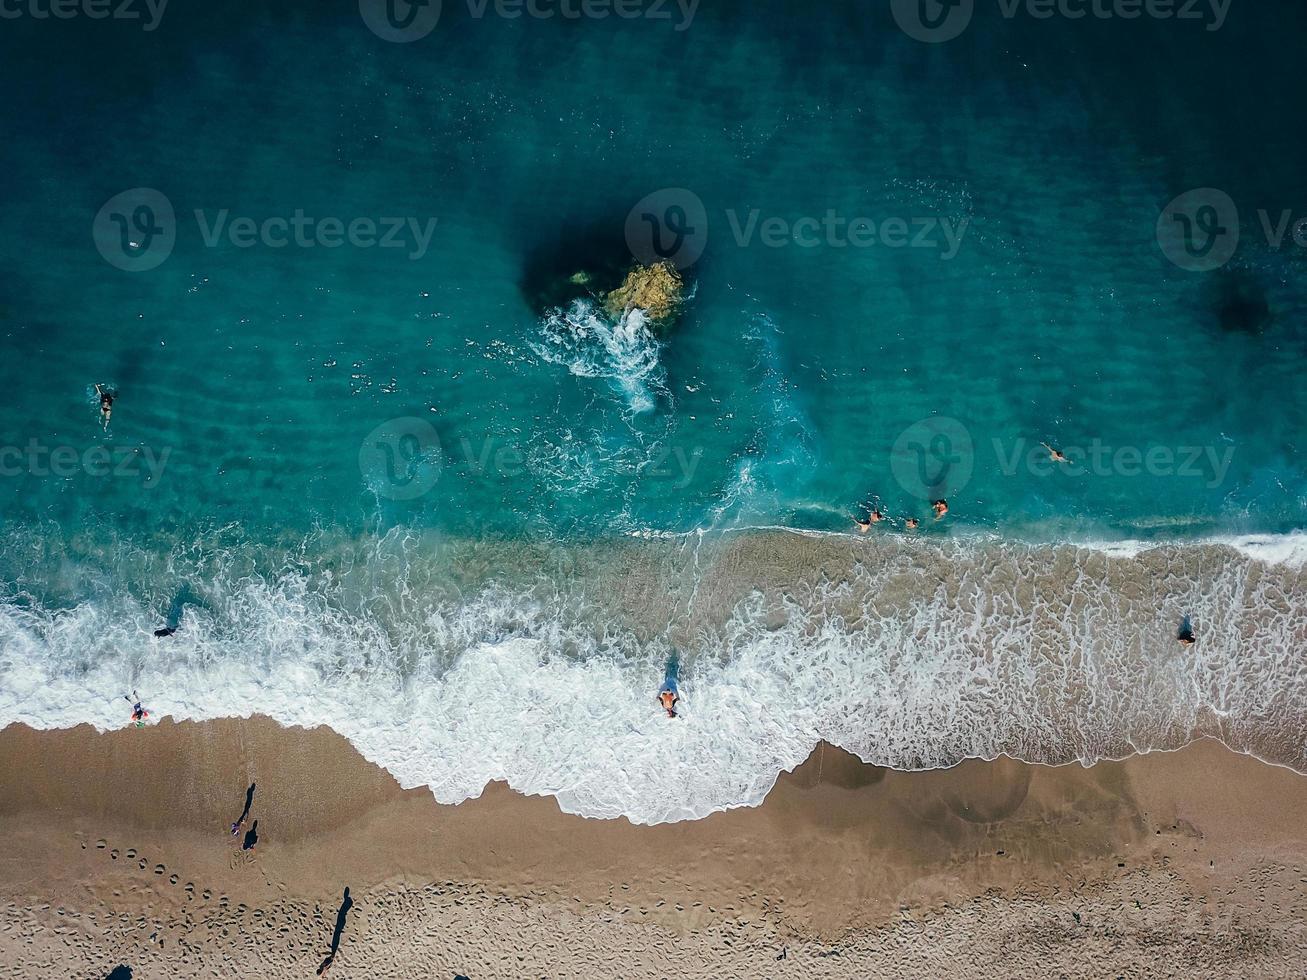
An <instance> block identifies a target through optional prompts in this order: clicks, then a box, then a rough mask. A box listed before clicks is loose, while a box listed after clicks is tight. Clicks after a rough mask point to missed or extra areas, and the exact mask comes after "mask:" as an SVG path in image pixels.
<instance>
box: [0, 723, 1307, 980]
mask: <svg viewBox="0 0 1307 980" xmlns="http://www.w3.org/2000/svg"><path fill="white" fill-rule="evenodd" d="M251 782H255V783H256V784H257V788H256V792H255V796H254V803H253V808H252V812H251V817H252V818H253V819H257V820H258V821H259V824H258V833H259V843H258V847H257V848H256V850H255V851H254V852H253V853H250V852H242V851H240V850H239V845H238V840H237V838H233V837H232V836H231V835H230V834H229V832H228V828H229V826H230V824H231V822H232V821H233V820H235V819H236V817H237V815H238V814H239V812H240V809H241V806H242V804H243V802H244V797H245V790H246V787H247V786H248V785H249V784H250V783H251ZM1305 807H1307V778H1304V777H1302V776H1300V775H1297V774H1295V773H1293V772H1290V771H1288V770H1285V769H1280V768H1276V767H1272V766H1268V765H1265V764H1263V763H1260V762H1258V761H1256V760H1254V759H1250V758H1247V757H1244V756H1240V755H1236V754H1234V753H1232V752H1230V751H1228V750H1227V749H1225V748H1224V747H1223V746H1221V745H1220V744H1218V743H1215V742H1210V741H1206V742H1200V743H1197V744H1195V745H1192V746H1190V747H1188V748H1186V749H1184V750H1181V751H1179V752H1175V753H1164V754H1153V755H1149V756H1144V757H1137V758H1133V759H1130V760H1127V761H1125V762H1122V763H1103V764H1100V765H1097V766H1094V767H1092V768H1089V769H1085V768H1083V767H1080V766H1078V765H1072V766H1063V767H1058V768H1049V767H1040V766H1028V765H1024V764H1020V763H1015V762H1012V761H1011V760H1006V759H1000V760H997V761H995V762H989V763H986V762H968V763H964V764H963V765H961V766H958V767H956V768H954V769H951V770H947V771H939V772H927V773H901V772H895V771H888V770H884V769H878V768H875V767H872V766H866V765H864V764H862V763H861V762H859V761H858V760H857V759H855V758H854V757H852V756H849V755H848V754H846V753H844V752H841V751H839V750H837V749H834V748H832V747H830V746H822V747H819V748H818V750H817V751H816V752H814V754H813V756H812V758H811V759H809V760H808V761H807V762H806V763H805V764H804V765H803V766H801V767H800V768H799V769H798V770H796V771H795V772H794V773H789V774H785V775H783V776H782V777H781V779H780V781H779V782H778V784H777V786H776V787H775V789H774V790H773V791H772V793H771V794H770V795H769V796H768V798H767V800H766V801H765V803H764V804H763V805H762V806H760V807H758V808H757V809H749V810H733V811H729V812H726V813H719V814H715V815H713V816H711V817H708V818H707V819H704V820H701V821H695V822H690V823H679V824H673V825H662V826H656V827H637V826H632V825H631V824H629V823H628V822H626V821H625V820H615V821H594V820H586V819H582V818H579V817H575V816H571V815H567V814H563V813H561V812H560V811H559V809H558V807H557V805H556V804H555V803H554V801H553V800H552V799H551V798H547V797H523V796H521V795H519V794H517V793H515V792H513V791H512V790H511V789H509V788H508V787H506V786H503V785H498V784H496V785H492V786H491V787H489V788H488V789H487V790H486V792H485V793H484V794H483V795H482V797H481V798H480V799H477V800H472V801H469V802H467V803H464V804H462V805H460V806H456V807H451V806H442V805H439V804H436V803H435V802H434V801H433V800H432V799H431V796H430V794H429V793H428V792H427V791H426V790H424V789H417V790H403V789H401V788H400V787H399V786H398V785H397V784H396V783H395V782H394V780H393V779H392V778H391V777H390V776H389V775H388V774H387V773H386V772H384V771H382V770H380V769H378V768H377V767H375V766H373V765H372V764H370V763H368V762H367V761H366V760H364V759H363V758H361V757H360V756H359V755H358V754H357V753H356V752H355V751H354V749H353V748H352V747H351V746H350V745H349V743H348V742H346V741H345V740H344V739H343V738H341V737H340V736H338V735H336V734H334V733H333V732H331V731H329V730H327V729H316V730H304V729H282V728H280V727H278V726H277V725H275V724H274V723H272V722H271V721H269V720H267V719H262V718H255V719H251V720H229V721H220V722H209V723H203V724H194V723H182V724H173V723H171V722H169V721H165V722H163V723H162V724H160V725H158V726H153V727H150V728H147V729H144V730H141V731H136V730H125V731H118V732H111V733H108V734H97V733H95V732H94V731H92V730H91V729H90V728H79V729H74V730H71V731H62V732H35V731H32V730H30V729H27V728H25V727H22V726H10V727H9V728H7V729H5V730H4V731H3V732H0V840H2V841H3V846H2V847H0V976H3V977H23V978H30V977H47V976H49V977H88V978H97V980H98V978H102V977H106V976H110V975H111V973H112V971H113V970H114V969H115V968H117V967H120V966H122V967H130V968H131V971H132V972H131V974H130V975H131V976H132V977H134V978H155V977H158V978H164V977H167V978H180V977H209V976H260V977H270V978H279V977H292V976H294V977H302V976H313V973H314V971H315V970H316V968H317V967H318V965H319V964H320V963H321V962H322V960H323V958H324V957H325V956H326V955H327V952H328V949H329V947H330V945H331V938H332V932H333V926H334V925H335V923H336V920H337V913H338V910H339V908H340V905H341V900H342V893H343V889H344V888H345V887H346V886H348V887H349V889H350V896H351V899H352V901H353V905H352V907H351V908H350V909H349V911H348V914H347V916H346V921H345V924H344V928H343V930H342V933H341V940H340V946H339V952H338V954H337V956H336V958H335V961H334V963H333V965H332V968H331V972H330V974H329V975H330V976H331V977H332V978H333V980H335V978H339V977H396V978H398V977H414V976H421V977H448V978H453V977H455V976H457V975H462V976H465V977H469V978H473V980H480V978H487V977H564V976H568V977H613V978H618V977H620V978H632V977H669V976H676V977H679V978H687V977H705V978H706V977H727V976H740V977H746V976H747V977H764V976H765V977H788V976H793V977H866V976H896V977H902V976H922V977H926V976H941V975H949V976H966V977H970V976H977V977H980V976H1049V975H1065V976H1093V977H1101V976H1120V975H1138V976H1143V975H1147V976H1184V977H1188V976H1194V977H1198V976H1210V975H1213V973H1217V974H1222V975H1243V976H1255V977H1274V976H1300V975H1301V970H1302V966H1301V964H1302V963H1303V962H1304V959H1305V958H1307V927H1305V926H1304V921H1305V918H1304V916H1305V914H1307V819H1304V817H1303V814H1304V812H1307V810H1305ZM125 976H127V974H126V973H123V972H122V971H120V972H119V973H118V975H117V977H115V980H118V977H125Z"/></svg>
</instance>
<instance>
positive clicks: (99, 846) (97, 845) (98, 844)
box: [95, 837, 109, 851]
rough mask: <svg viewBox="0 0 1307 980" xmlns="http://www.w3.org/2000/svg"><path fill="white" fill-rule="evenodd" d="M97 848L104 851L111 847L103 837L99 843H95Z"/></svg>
mask: <svg viewBox="0 0 1307 980" xmlns="http://www.w3.org/2000/svg"><path fill="white" fill-rule="evenodd" d="M95 846H96V847H98V848H99V849H100V850H102V851H103V850H104V849H105V848H106V847H108V846H109V842H108V841H107V840H105V839H104V838H103V837H101V838H100V839H99V840H98V841H96V842H95Z"/></svg>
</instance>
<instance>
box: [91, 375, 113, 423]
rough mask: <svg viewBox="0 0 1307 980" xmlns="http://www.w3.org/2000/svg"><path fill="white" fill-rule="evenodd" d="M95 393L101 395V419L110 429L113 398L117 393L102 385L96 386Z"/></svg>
mask: <svg viewBox="0 0 1307 980" xmlns="http://www.w3.org/2000/svg"><path fill="white" fill-rule="evenodd" d="M95 393H96V394H97V395H99V396H100V421H101V422H103V423H104V427H105V428H106V429H108V428H109V419H110V418H111V417H112V416H113V400H114V398H116V397H117V395H116V394H115V393H114V392H112V391H110V390H109V389H108V388H105V387H102V386H101V385H96V386H95Z"/></svg>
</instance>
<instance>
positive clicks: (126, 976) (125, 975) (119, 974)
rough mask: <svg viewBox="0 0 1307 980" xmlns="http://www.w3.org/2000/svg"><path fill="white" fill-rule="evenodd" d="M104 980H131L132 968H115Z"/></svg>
mask: <svg viewBox="0 0 1307 980" xmlns="http://www.w3.org/2000/svg"><path fill="white" fill-rule="evenodd" d="M104 980H132V968H131V967H130V966H125V965H120V966H115V967H114V968H113V970H111V971H110V973H109V975H108V976H107V977H105V978H104Z"/></svg>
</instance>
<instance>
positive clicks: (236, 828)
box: [231, 783, 255, 837]
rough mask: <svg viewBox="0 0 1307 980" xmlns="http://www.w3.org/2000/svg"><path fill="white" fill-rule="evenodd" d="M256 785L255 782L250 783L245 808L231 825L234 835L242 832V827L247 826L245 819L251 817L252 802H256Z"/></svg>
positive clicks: (246, 792) (246, 793)
mask: <svg viewBox="0 0 1307 980" xmlns="http://www.w3.org/2000/svg"><path fill="white" fill-rule="evenodd" d="M254 786H255V784H254V783H250V788H249V789H247V790H246V791H245V809H244V810H242V811H241V815H240V816H239V817H238V818H237V819H236V822H235V823H234V824H232V825H231V835H232V836H233V837H235V836H236V835H237V834H239V833H240V832H241V828H242V827H244V826H245V821H246V820H247V819H248V818H249V815H250V804H251V803H253V802H254Z"/></svg>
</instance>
